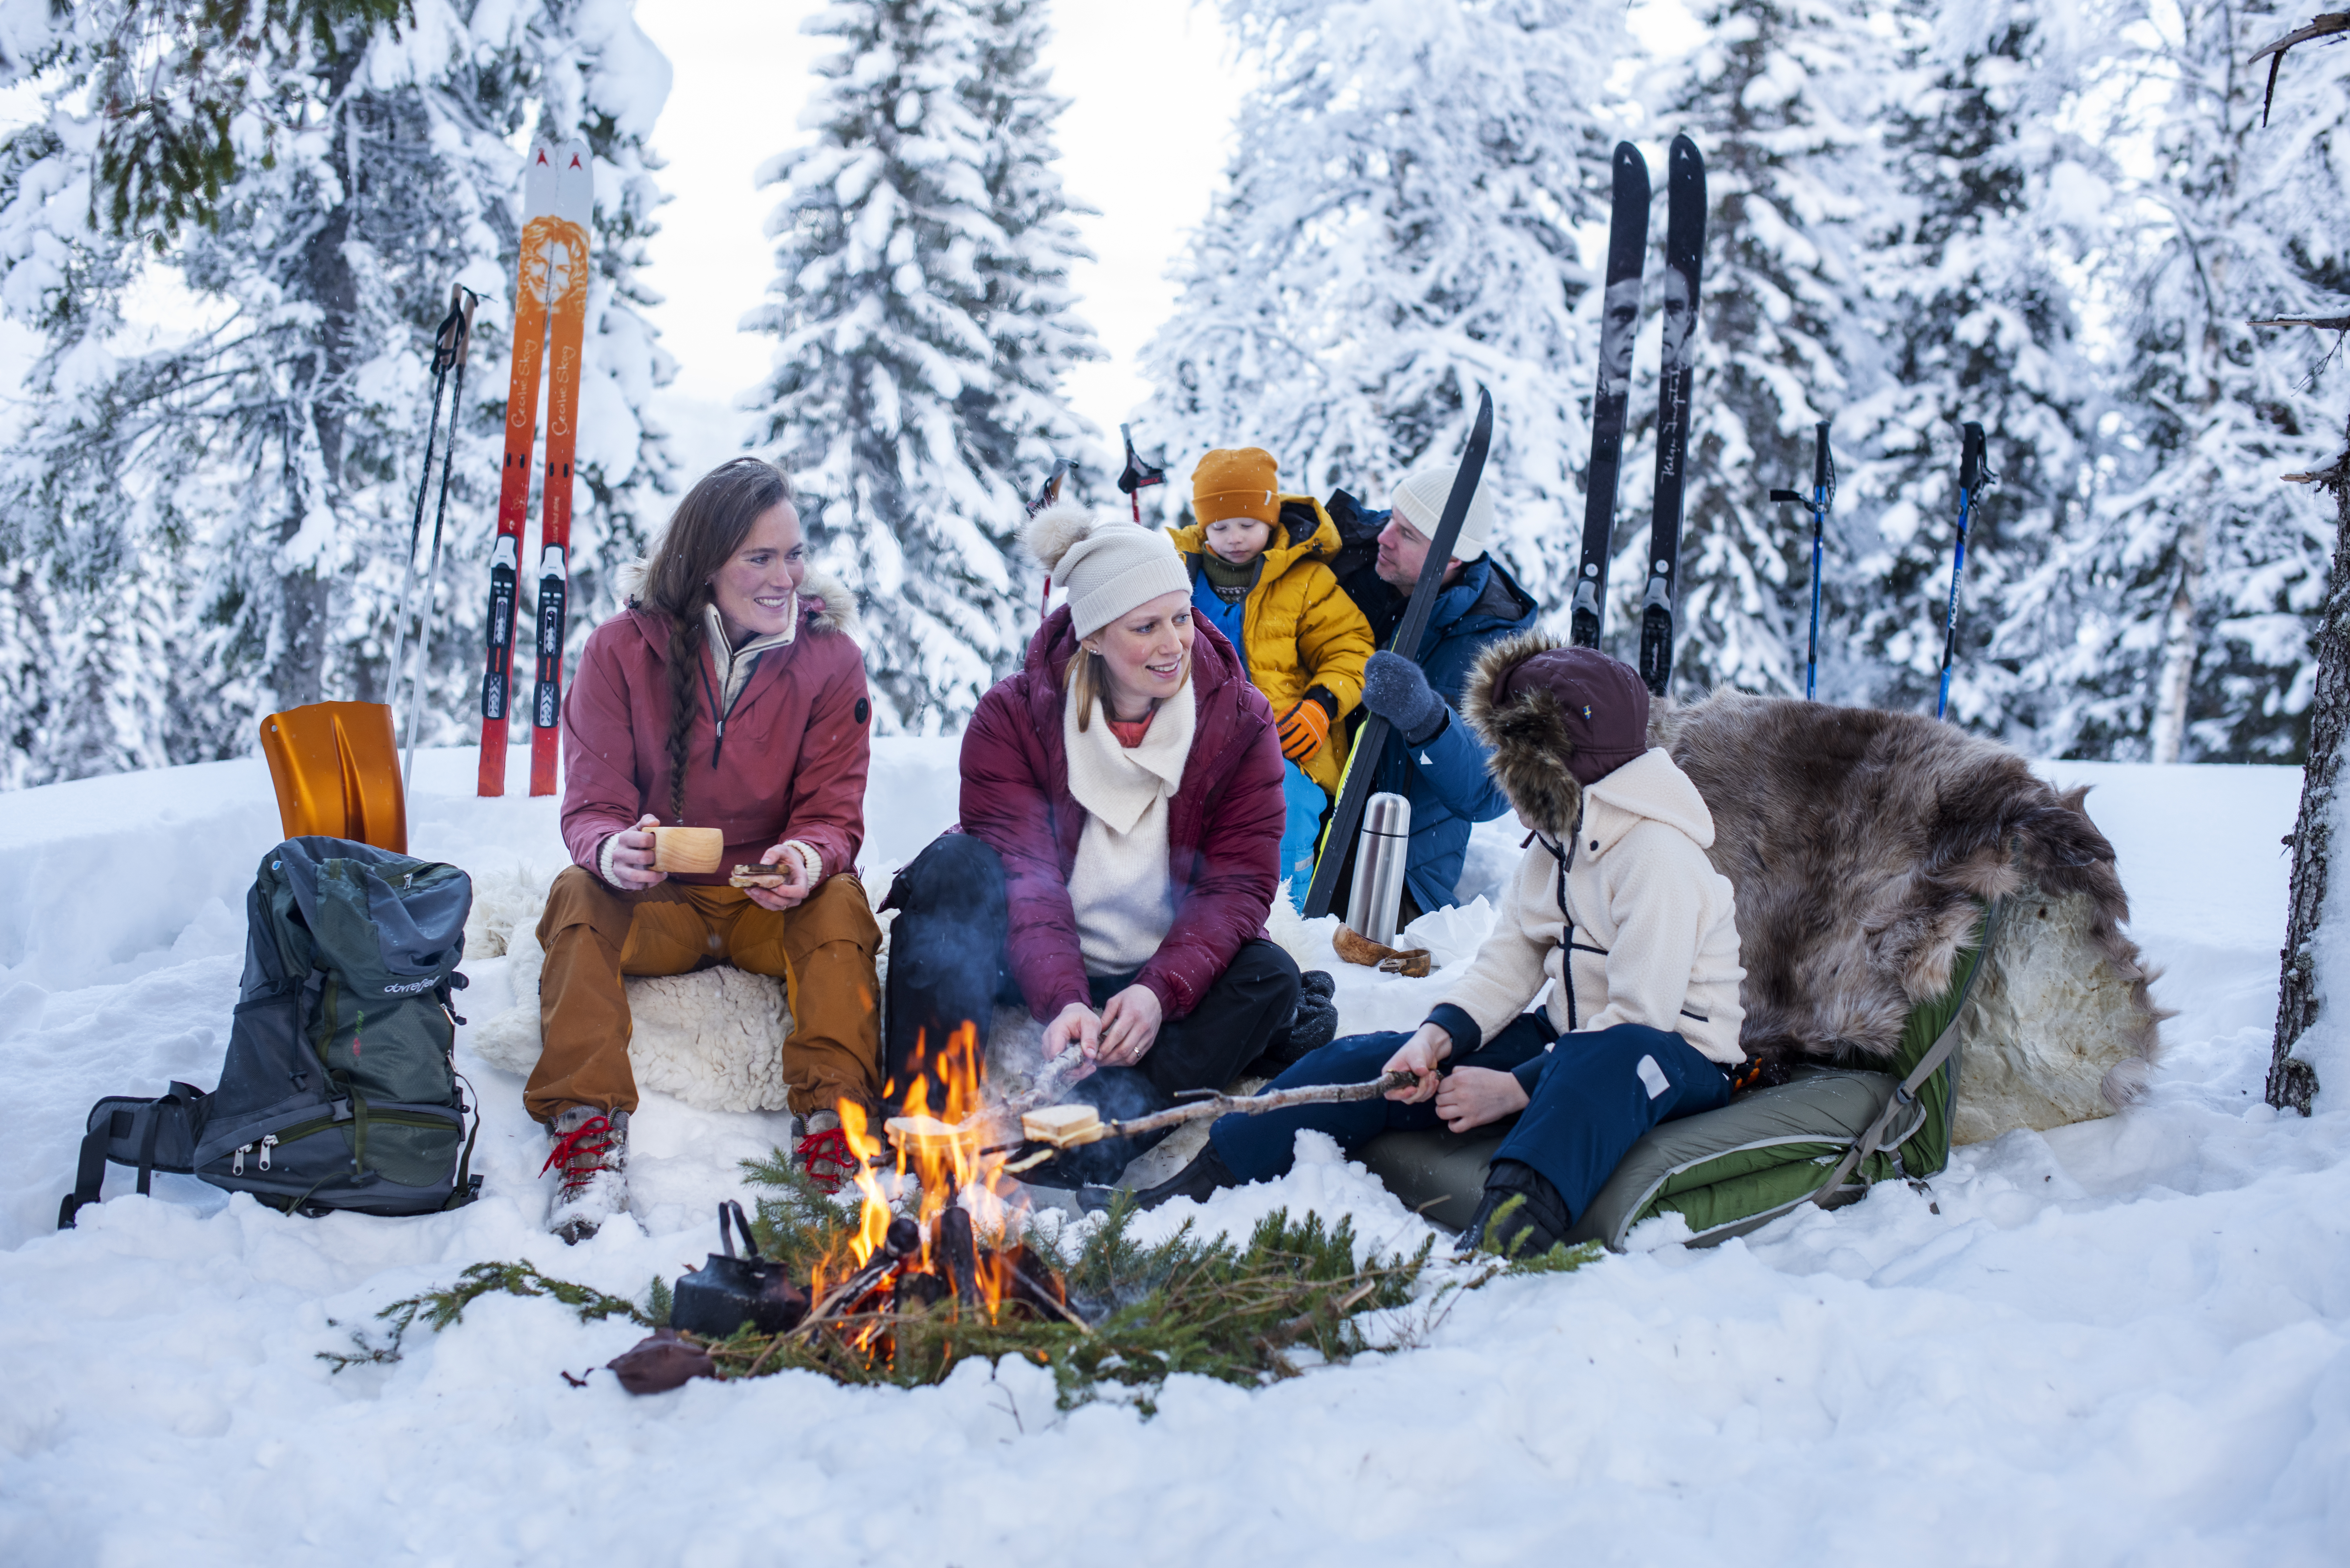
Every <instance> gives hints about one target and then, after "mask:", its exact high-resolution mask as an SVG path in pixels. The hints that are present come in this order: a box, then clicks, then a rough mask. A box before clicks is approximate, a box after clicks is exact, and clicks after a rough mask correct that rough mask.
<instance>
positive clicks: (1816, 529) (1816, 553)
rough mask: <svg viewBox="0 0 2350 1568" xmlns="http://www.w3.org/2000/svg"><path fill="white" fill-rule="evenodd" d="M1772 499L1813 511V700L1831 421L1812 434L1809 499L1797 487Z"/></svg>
mask: <svg viewBox="0 0 2350 1568" xmlns="http://www.w3.org/2000/svg"><path fill="white" fill-rule="evenodd" d="M1771 499H1772V500H1773V501H1781V502H1786V503H1789V504H1793V505H1796V506H1801V507H1803V508H1804V509H1805V510H1806V511H1808V512H1810V513H1811V514H1812V646H1811V650H1810V651H1809V652H1808V653H1806V654H1805V655H1804V701H1812V700H1813V699H1814V697H1815V696H1816V695H1817V694H1818V691H1819V678H1820V556H1821V555H1822V553H1823V552H1822V549H1821V545H1822V542H1823V540H1824V538H1825V535H1826V533H1827V526H1828V508H1829V506H1830V505H1832V504H1834V503H1835V459H1834V458H1832V457H1830V456H1829V455H1828V421H1825V420H1822V421H1820V422H1819V428H1818V429H1817V430H1815V431H1813V433H1812V496H1811V499H1810V500H1808V501H1806V500H1804V494H1803V492H1801V491H1798V490H1774V491H1773V492H1772V493H1771Z"/></svg>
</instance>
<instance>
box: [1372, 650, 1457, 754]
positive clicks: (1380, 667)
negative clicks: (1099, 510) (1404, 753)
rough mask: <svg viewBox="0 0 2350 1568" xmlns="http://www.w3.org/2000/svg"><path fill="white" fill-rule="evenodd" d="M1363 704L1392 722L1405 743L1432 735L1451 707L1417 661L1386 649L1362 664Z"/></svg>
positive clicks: (1418, 742)
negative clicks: (1437, 692)
mask: <svg viewBox="0 0 2350 1568" xmlns="http://www.w3.org/2000/svg"><path fill="white" fill-rule="evenodd" d="M1363 706H1364V707H1366V708H1368V709H1369V710H1370V711H1372V712H1374V713H1377V714H1378V716H1379V717H1380V718H1382V719H1385V720H1386V721H1387V722H1388V723H1390V724H1393V725H1394V726H1395V729H1396V733H1397V734H1399V735H1401V736H1402V737H1403V743H1404V744H1405V745H1407V746H1418V745H1422V744H1425V743H1426V742H1429V741H1430V740H1431V739H1433V738H1434V737H1435V734H1436V732H1437V731H1439V730H1440V729H1442V728H1443V727H1444V721H1445V718H1446V716H1447V715H1448V714H1449V713H1450V712H1451V710H1450V709H1448V708H1447V707H1445V705H1444V699H1443V698H1441V697H1440V696H1438V695H1437V694H1436V689H1435V688H1434V687H1432V686H1430V684H1429V683H1428V677H1427V676H1426V675H1423V674H1422V673H1420V669H1419V665H1417V664H1414V663H1413V662H1412V661H1411V660H1410V659H1406V658H1405V657H1404V656H1403V655H1402V654H1400V653H1389V652H1386V651H1381V652H1378V653H1374V654H1372V655H1371V659H1370V662H1369V663H1367V664H1366V665H1364V666H1363Z"/></svg>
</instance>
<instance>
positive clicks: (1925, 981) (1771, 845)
mask: <svg viewBox="0 0 2350 1568" xmlns="http://www.w3.org/2000/svg"><path fill="white" fill-rule="evenodd" d="M1649 739H1650V741H1651V742H1654V743H1656V744H1659V745H1663V746H1666V747H1669V749H1670V750H1671V752H1672V755H1673V760H1674V761H1675V762H1677V763H1679V764H1680V766H1681V768H1682V770H1683V771H1684V772H1686V773H1687V774H1689V775H1690V781H1691V782H1692V783H1694V784H1696V785H1697V786H1698V791H1699V793H1700V794H1702V795H1704V797H1705V802H1706V805H1707V806H1708V808H1709V809H1711V812H1712V814H1713V825H1714V842H1713V846H1712V848H1711V850H1710V851H1709V854H1710V856H1711V859H1712V861H1713V864H1714V867H1715V868H1716V869H1717V870H1719V871H1721V874H1722V875H1723V876H1725V877H1729V878H1730V880H1731V885H1732V886H1733V887H1735V888H1737V891H1738V931H1739V949H1740V951H1739V958H1740V961H1742V963H1744V965H1745V966H1746V983H1745V986H1744V998H1743V1000H1744V1002H1745V1004H1746V1023H1745V1026H1744V1028H1743V1030H1742V1032H1741V1037H1740V1042H1739V1043H1740V1044H1742V1045H1743V1046H1744V1047H1745V1048H1746V1051H1747V1053H1748V1054H1750V1055H1752V1056H1754V1057H1756V1058H1757V1059H1759V1060H1761V1061H1762V1062H1763V1063H1764V1064H1766V1065H1769V1064H1781V1063H1793V1062H1801V1061H1804V1060H1812V1061H1847V1062H1856V1063H1858V1064H1864V1065H1866V1064H1874V1063H1881V1062H1883V1061H1885V1060H1886V1059H1887V1057H1889V1056H1890V1055H1891V1054H1892V1053H1893V1050H1894V1047H1895V1045H1896V1044H1897V1043H1898V1038H1899V1036H1900V1033H1901V1028H1902V1023H1903V1021H1904V1020H1905V1019H1906V1018H1907V1017H1908V1012H1909V1010H1910V1008H1911V1007H1912V1006H1914V1005H1915V1004H1917V1003H1918V1002H1924V1001H1926V1000H1927V999H1929V998H1930V997H1933V996H1935V995H1938V994H1939V993H1940V992H1942V991H1943V989H1944V988H1945V987H1946V986H1948V985H1949V983H1950V976H1951V973H1952V971H1953V967H1954V965H1955V963H1956V961H1957V958H1958V955H1959V953H1960V951H1961V950H1963V949H1964V948H1965V947H1966V945H1967V944H1968V943H1969V942H1970V941H1971V940H1974V938H1975V935H1976V933H1977V931H1978V930H1979V929H1980V927H1981V908H1982V904H1983V902H1984V901H1988V900H1993V899H1998V900H2003V901H2004V902H2005V905H2006V909H2007V914H2006V917H2005V921H2004V924H2003V926H2002V929H2001V931H2000V933H1999V938H1998V940H1997V941H1996V942H1995V943H1994V944H1993V946H1992V948H1991V955H1990V958H1989V959H1988V961H1986V962H1985V964H1984V967H1983V971H1982V973H1981V976H1980V977H1979V978H1978V980H1977V981H1976V984H1975V988H1974V991H1973V993H1972V995H1971V997H1970V1001H1969V1004H1968V1007H1967V1010H1966V1012H1964V1013H1963V1014H1962V1015H1961V1017H1960V1023H1959V1030H1960V1034H1959V1038H1960V1050H1961V1052H1962V1053H1963V1054H1962V1056H1961V1066H1960V1076H1959V1103H1958V1108H1957V1112H1956V1115H1955V1117H1954V1120H1953V1125H1952V1129H1951V1131H1952V1139H1953V1141H1954V1142H1958V1143H1972V1142H1979V1141H1981V1140H1983V1139H1986V1138H1991V1137H1998V1136H1999V1135H2000V1134H2001V1133H2003V1132H2006V1131H2008V1130H2009V1129H2010V1128H2012V1127H2035V1128H2043V1129H2044V1128H2048V1127H2061V1126H2063V1125H2064V1124H2065V1123H2068V1122H2075V1121H2082V1120H2085V1119H2087V1118H2090V1117H2093V1116H2106V1115H2108V1114H2109V1113H2110V1112H2111V1111H2113V1110H2114V1109H2116V1107H2118V1106H2123V1105H2126V1104H2127V1103H2128V1102H2129V1101H2131V1100H2132V1099H2135V1098H2136V1097H2137V1095H2138V1094H2139V1093H2140V1092H2142V1090H2143V1089H2144V1087H2145V1085H2146V1082H2147V1075H2148V1074H2149V1073H2150V1071H2151V1070H2152V1066H2153V1064H2154V1061H2155V1059H2156V1055H2157V1054H2158V1051H2159V1049H2160V1041H2159V1036H2158V1027H2159V1025H2160V1023H2161V1021H2162V1020H2163V1019H2164V1018H2165V1017H2167V1016H2168V1014H2167V1013H2165V1012H2163V1011H2161V1010H2160V1009H2158V1008H2157V1007H2156V1006H2155V1005H2154V1003H2153V1002H2152V1000H2151V999H2150V998H2149V997H2148V995H2147V981H2149V980H2151V979H2152V978H2153V976H2152V975H2151V973H2150V972H2149V971H2147V969H2146V967H2145V966H2144V964H2143V963H2141V961H2140V960H2139V954H2138V950H2137V944H2136V943H2135V942H2133V941H2131V940H2130V939H2129V938H2128V936H2127V935H2126V933H2125V931H2124V929H2123V928H2124V926H2125V925H2126V922H2127V920H2128V919H2129V901H2128V899H2127V898H2126V896H2125V895H2124V894H2123V891H2122V886H2121V878H2120V877H2119V876H2118V874H2117V872H2116V867H2115V864H2114V852H2113V846H2111V845H2110V844H2109V843H2107V842H2106V836H2105V835H2103V834H2102V833H2100V832H2098V831H2097V828H2096V825H2095V823H2094V822H2092V821H2091V820H2090V816H2089V814H2088V811H2087V809H2086V807H2085V803H2084V796H2085V794H2086V793H2087V792H2086V791H2085V790H2074V791H2070V792H2067V793H2064V794H2059V793H2057V792H2056V791H2055V790H2054V789H2053V788H2051V787H2050V786H2049V785H2048V784H2047V783H2046V782H2045V781H2043V780H2042V779H2040V778H2039V777H2037V776H2036V775H2035V774H2033V772H2032V769H2031V766H2030V764H2029V763H2026V762H2025V760H2024V759H2023V758H2022V756H2021V755H2019V754H2018V753H2015V752H2013V751H2011V750H2010V749H2008V748H2007V747H2005V746H2002V745H1998V744H1996V743H1995V742H1991V741H1987V740H1984V739H1981V737H1979V736H1973V735H1969V734H1967V733H1966V732H1963V731H1961V730H1960V729H1959V728H1958V727H1957V726H1955V725H1951V724H1944V723H1939V722H1936V721H1934V720H1932V719H1929V718H1927V717H1926V716H1924V715H1923V714H1917V713H1893V712H1887V711H1881V710H1876V709H1863V708H1833V707H1829V706H1827V705H1825V704H1824V703H1817V702H1799V701H1794V700H1792V699H1787V698H1764V697H1749V696H1744V695H1740V694H1734V693H1728V692H1719V693H1716V694H1715V695H1714V696H1712V697H1711V698H1709V699H1707V700H1706V701H1702V702H1700V703H1696V704H1693V705H1691V706H1689V707H1686V708H1680V707H1676V706H1674V705H1673V704H1669V703H1660V704H1659V705H1658V707H1657V709H1656V710H1654V711H1652V712H1651V714H1650V719H1649Z"/></svg>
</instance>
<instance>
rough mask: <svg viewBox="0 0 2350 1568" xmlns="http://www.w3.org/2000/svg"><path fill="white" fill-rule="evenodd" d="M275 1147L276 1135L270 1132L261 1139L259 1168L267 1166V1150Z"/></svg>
mask: <svg viewBox="0 0 2350 1568" xmlns="http://www.w3.org/2000/svg"><path fill="white" fill-rule="evenodd" d="M276 1147H277V1135H276V1133H270V1134H268V1135H267V1136H265V1137H263V1138H262V1140H261V1168H262V1169H264V1170H267V1169H268V1168H269V1151H270V1150H271V1149H273V1148H276Z"/></svg>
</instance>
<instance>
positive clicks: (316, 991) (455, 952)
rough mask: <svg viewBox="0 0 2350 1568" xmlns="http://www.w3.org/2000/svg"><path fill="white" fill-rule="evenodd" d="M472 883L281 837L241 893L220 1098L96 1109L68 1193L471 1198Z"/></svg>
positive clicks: (423, 1205)
mask: <svg viewBox="0 0 2350 1568" xmlns="http://www.w3.org/2000/svg"><path fill="white" fill-rule="evenodd" d="M472 908H473V883H472V882H471V880H469V879H468V878H467V877H466V876H465V873H464V872H463V871H461V870H459V869H458V868H457V867H454V866H445V865H441V864H437V863H435V862H432V861H426V860H414V859H411V858H410V857H407V856H405V855H396V854H394V853H392V852H391V851H390V850H387V849H379V848H376V847H375V846H372V845H367V844H359V843H354V842H352V841H350V840H348V839H340V838H289V839H287V840H286V842H285V843H283V844H280V845H279V846H277V847H276V848H275V849H273V850H271V851H270V852H269V853H268V854H267V855H265V856H264V857H262V862H261V869H260V872H259V874H258V875H257V876H256V877H255V878H254V883H253V890H252V891H251V892H250V893H249V894H247V895H246V897H245V906H244V909H245V940H244V981H243V983H242V984H241V985H240V986H239V988H238V993H237V1003H236V1011H235V1012H234V1015H233V1017H232V1019H231V1022H230V1025H229V1041H228V1057H227V1060H226V1061H225V1062H224V1063H223V1064H222V1065H221V1076H220V1086H219V1087H217V1088H215V1089H213V1091H212V1092H211V1093H209V1094H207V1093H205V1092H204V1091H203V1090H201V1089H198V1088H196V1087H194V1086H193V1085H188V1084H177V1083H175V1084H173V1085H171V1089H170V1092H169V1093H167V1094H165V1095H163V1096H161V1097H159V1098H155V1099H137V1098H132V1097H130V1096H109V1098H107V1099H103V1100H100V1101H99V1103H98V1104H97V1105H96V1106H92V1107H91V1108H90V1113H89V1118H88V1124H87V1127H86V1129H85V1133H84V1136H83V1138H82V1146H81V1160H80V1166H79V1168H78V1171H77V1172H76V1176H75V1182H74V1190H73V1192H72V1193H71V1194H70V1195H69V1196H68V1198H67V1199H66V1200H65V1204H64V1207H63V1209H62V1210H61V1211H60V1213H59V1214H58V1217H57V1225H58V1229H60V1230H63V1229H66V1228H68V1227H70V1226H71V1225H72V1224H73V1222H74V1212H75V1210H78V1209H80V1208H81V1207H82V1206H83V1205H84V1204H88V1203H94V1202H96V1201H98V1198H99V1188H100V1185H101V1184H102V1183H103V1181H104V1179H105V1177H106V1167H107V1165H108V1163H109V1161H110V1162H112V1163H115V1164H119V1165H128V1166H133V1167H135V1168H137V1169H138V1172H139V1190H140V1191H141V1192H145V1191H146V1190H147V1189H148V1186H149V1182H150V1178H151V1174H152V1173H153V1172H155V1171H158V1170H166V1171H175V1172H179V1173H182V1174H187V1175H193V1176H196V1177H198V1178H200V1179H203V1180H205V1181H208V1182H210V1183H212V1184H213V1186H215V1187H223V1188H226V1189H230V1190H232V1191H238V1192H250V1193H252V1194H253V1195H254V1196H255V1198H257V1199H260V1200H261V1201H262V1202H264V1203H266V1204H268V1205H270V1206H271V1207H272V1208H276V1209H283V1210H287V1211H288V1212H293V1211H295V1210H300V1211H301V1212H304V1213H307V1214H323V1213H327V1212H328V1211H330V1210H337V1209H350V1210H358V1211H359V1212H360V1213H365V1214H422V1213H429V1212H432V1211H433V1210H441V1209H454V1208H456V1207H458V1206H459V1205H460V1204H463V1203H466V1202H469V1201H471V1200H472V1199H473V1196H474V1195H475V1193H476V1192H478V1191H479V1189H480V1186H481V1179H480V1178H479V1177H477V1176H474V1175H473V1173H472V1170H471V1168H470V1167H471V1163H472V1156H473V1135H474V1134H477V1133H478V1132H479V1131H480V1130H481V1121H480V1117H479V1116H478V1115H476V1116H474V1117H473V1127H472V1131H471V1132H469V1131H468V1129H467V1126H466V1120H467V1118H466V1113H467V1111H468V1109H469V1108H470V1107H468V1106H466V1104H465V1101H464V1097H463V1096H462V1095H460V1094H459V1093H458V1089H457V1079H456V1072H455V1064H454V1061H453V1057H452V1050H453V1046H454V1043H455V1037H456V1023H457V1019H456V1015H455V1013H454V1012H452V1009H451V1004H450V1003H451V994H452V992H453V991H454V990H457V989H461V988H463V985H464V983H465V977H464V976H463V975H462V974H460V973H458V972H457V962H458V960H459V959H460V958H461V957H463V953H464V948H465V916H466V914H467V913H468V911H470V910H471V909H472Z"/></svg>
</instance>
